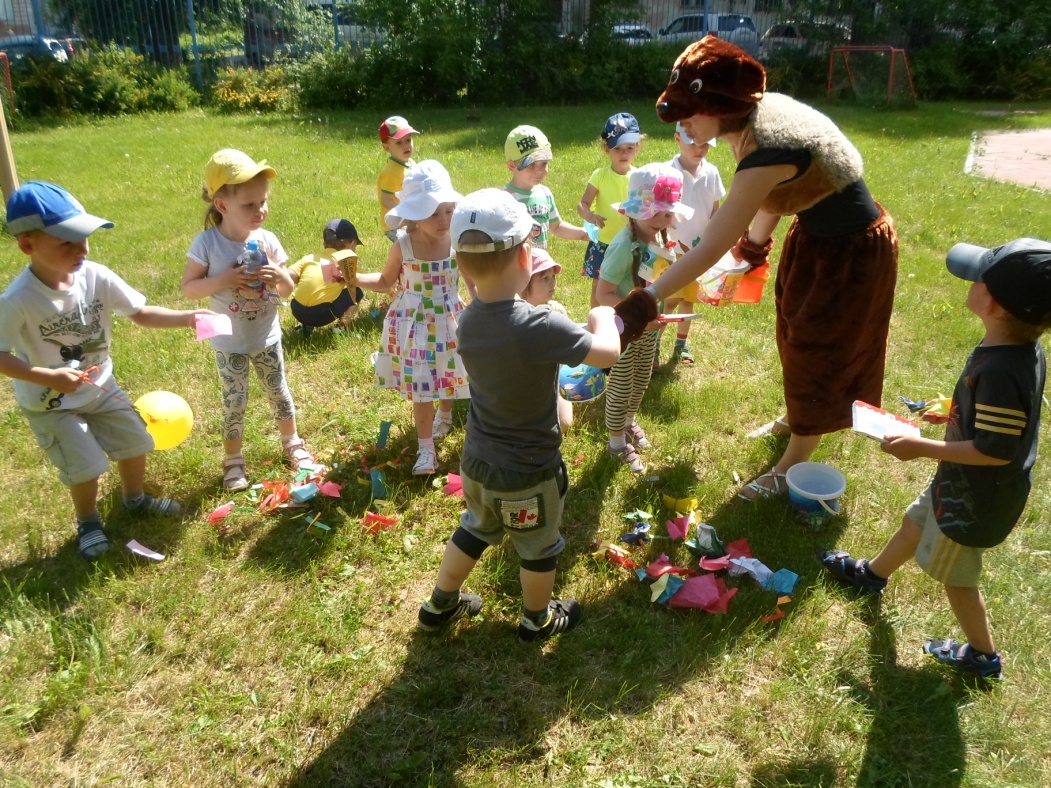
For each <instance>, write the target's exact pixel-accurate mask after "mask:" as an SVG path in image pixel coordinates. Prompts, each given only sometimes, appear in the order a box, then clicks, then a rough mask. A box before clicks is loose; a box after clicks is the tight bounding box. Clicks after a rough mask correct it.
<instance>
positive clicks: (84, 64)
mask: <svg viewBox="0 0 1051 788" xmlns="http://www.w3.org/2000/svg"><path fill="white" fill-rule="evenodd" d="M11 80H12V82H13V83H14V90H15V106H16V109H17V112H18V113H19V114H20V115H21V116H24V117H28V118H40V117H66V116H69V115H73V114H85V115H120V114H126V113H132V112H147V111H153V112H175V111H180V110H184V109H187V108H188V107H191V106H193V105H195V104H197V103H198V99H199V97H198V95H197V92H196V91H195V90H194V88H193V86H192V85H191V84H190V81H189V79H188V77H187V75H186V73H185V71H184V70H183V69H166V68H162V67H160V66H157V65H154V64H153V63H150V62H149V61H147V60H146V59H145V58H144V57H142V55H137V54H135V53H134V52H131V51H130V50H127V49H122V48H119V47H116V46H111V47H108V48H106V49H101V50H94V51H89V52H85V53H82V54H80V55H78V56H77V57H75V58H73V59H72V60H71V61H69V62H68V63H59V62H58V61H56V60H53V59H52V58H25V59H23V60H21V61H19V62H18V63H16V64H15V65H14V66H12V68H11Z"/></svg>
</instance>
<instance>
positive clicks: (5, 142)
mask: <svg viewBox="0 0 1051 788" xmlns="http://www.w3.org/2000/svg"><path fill="white" fill-rule="evenodd" d="M0 188H2V189H3V190H4V203H5V204H6V203H7V200H8V199H9V198H10V197H11V195H12V194H14V193H15V190H16V189H18V172H17V171H16V170H15V154H14V152H13V151H12V150H11V135H10V134H8V133H7V116H6V115H5V114H4V102H3V100H2V99H0Z"/></svg>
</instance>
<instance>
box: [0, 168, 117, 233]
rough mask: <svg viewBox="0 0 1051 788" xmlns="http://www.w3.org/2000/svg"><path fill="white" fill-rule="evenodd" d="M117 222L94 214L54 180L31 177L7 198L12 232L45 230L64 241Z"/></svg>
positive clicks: (9, 228) (9, 229) (9, 225)
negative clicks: (45, 180) (46, 181)
mask: <svg viewBox="0 0 1051 788" xmlns="http://www.w3.org/2000/svg"><path fill="white" fill-rule="evenodd" d="M100 227H105V228H107V229H108V228H110V227H113V222H110V221H107V220H106V219H102V218H100V217H98V216H92V215H91V214H90V213H88V212H87V211H85V210H84V206H83V205H81V204H80V203H79V202H77V200H76V198H75V197H74V196H73V195H72V194H70V193H69V192H67V191H66V190H65V189H63V188H62V187H61V186H56V185H55V184H53V183H45V182H44V181H29V182H28V183H26V184H25V185H24V186H22V187H21V188H20V189H18V190H17V191H16V192H15V193H14V194H12V195H11V197H10V199H9V200H8V201H7V231H8V232H9V233H11V235H19V234H21V233H29V232H33V231H34V230H43V231H44V232H45V233H47V234H48V235H53V236H54V237H55V238H58V239H60V240H62V241H83V240H84V239H85V238H87V237H88V236H89V235H91V234H92V233H93V232H95V231H96V230H98V229H99V228H100Z"/></svg>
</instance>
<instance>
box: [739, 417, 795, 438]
mask: <svg viewBox="0 0 1051 788" xmlns="http://www.w3.org/2000/svg"><path fill="white" fill-rule="evenodd" d="M791 431H792V428H791V427H789V426H788V422H787V421H786V420H785V419H783V418H780V417H779V418H776V419H774V420H773V421H768V422H767V423H766V424H764V425H763V426H762V427H759V428H758V429H754V430H752V431H751V432H749V433H748V434H747V435H746V436H745V437H746V438H761V437H763V436H764V435H785V434H786V433H789V432H791Z"/></svg>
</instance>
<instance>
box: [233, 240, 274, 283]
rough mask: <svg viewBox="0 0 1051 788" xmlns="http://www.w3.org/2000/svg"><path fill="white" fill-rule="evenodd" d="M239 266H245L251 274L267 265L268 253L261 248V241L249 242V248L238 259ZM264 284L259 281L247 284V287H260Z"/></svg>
mask: <svg viewBox="0 0 1051 788" xmlns="http://www.w3.org/2000/svg"><path fill="white" fill-rule="evenodd" d="M237 264H238V265H239V266H242V265H243V266H244V267H245V269H246V270H247V271H249V272H252V271H258V270H259V269H260V268H262V267H263V266H264V265H266V264H267V259H266V252H264V251H263V250H262V249H260V248H259V241H256V240H250V241H249V242H248V248H247V249H245V250H244V251H243V252H242V253H241V256H240V257H238V258H237ZM261 284H262V282H260V281H259V280H258V279H256V280H254V281H252V282H247V283H246V284H245V286H246V287H259V286H260V285H261Z"/></svg>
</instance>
